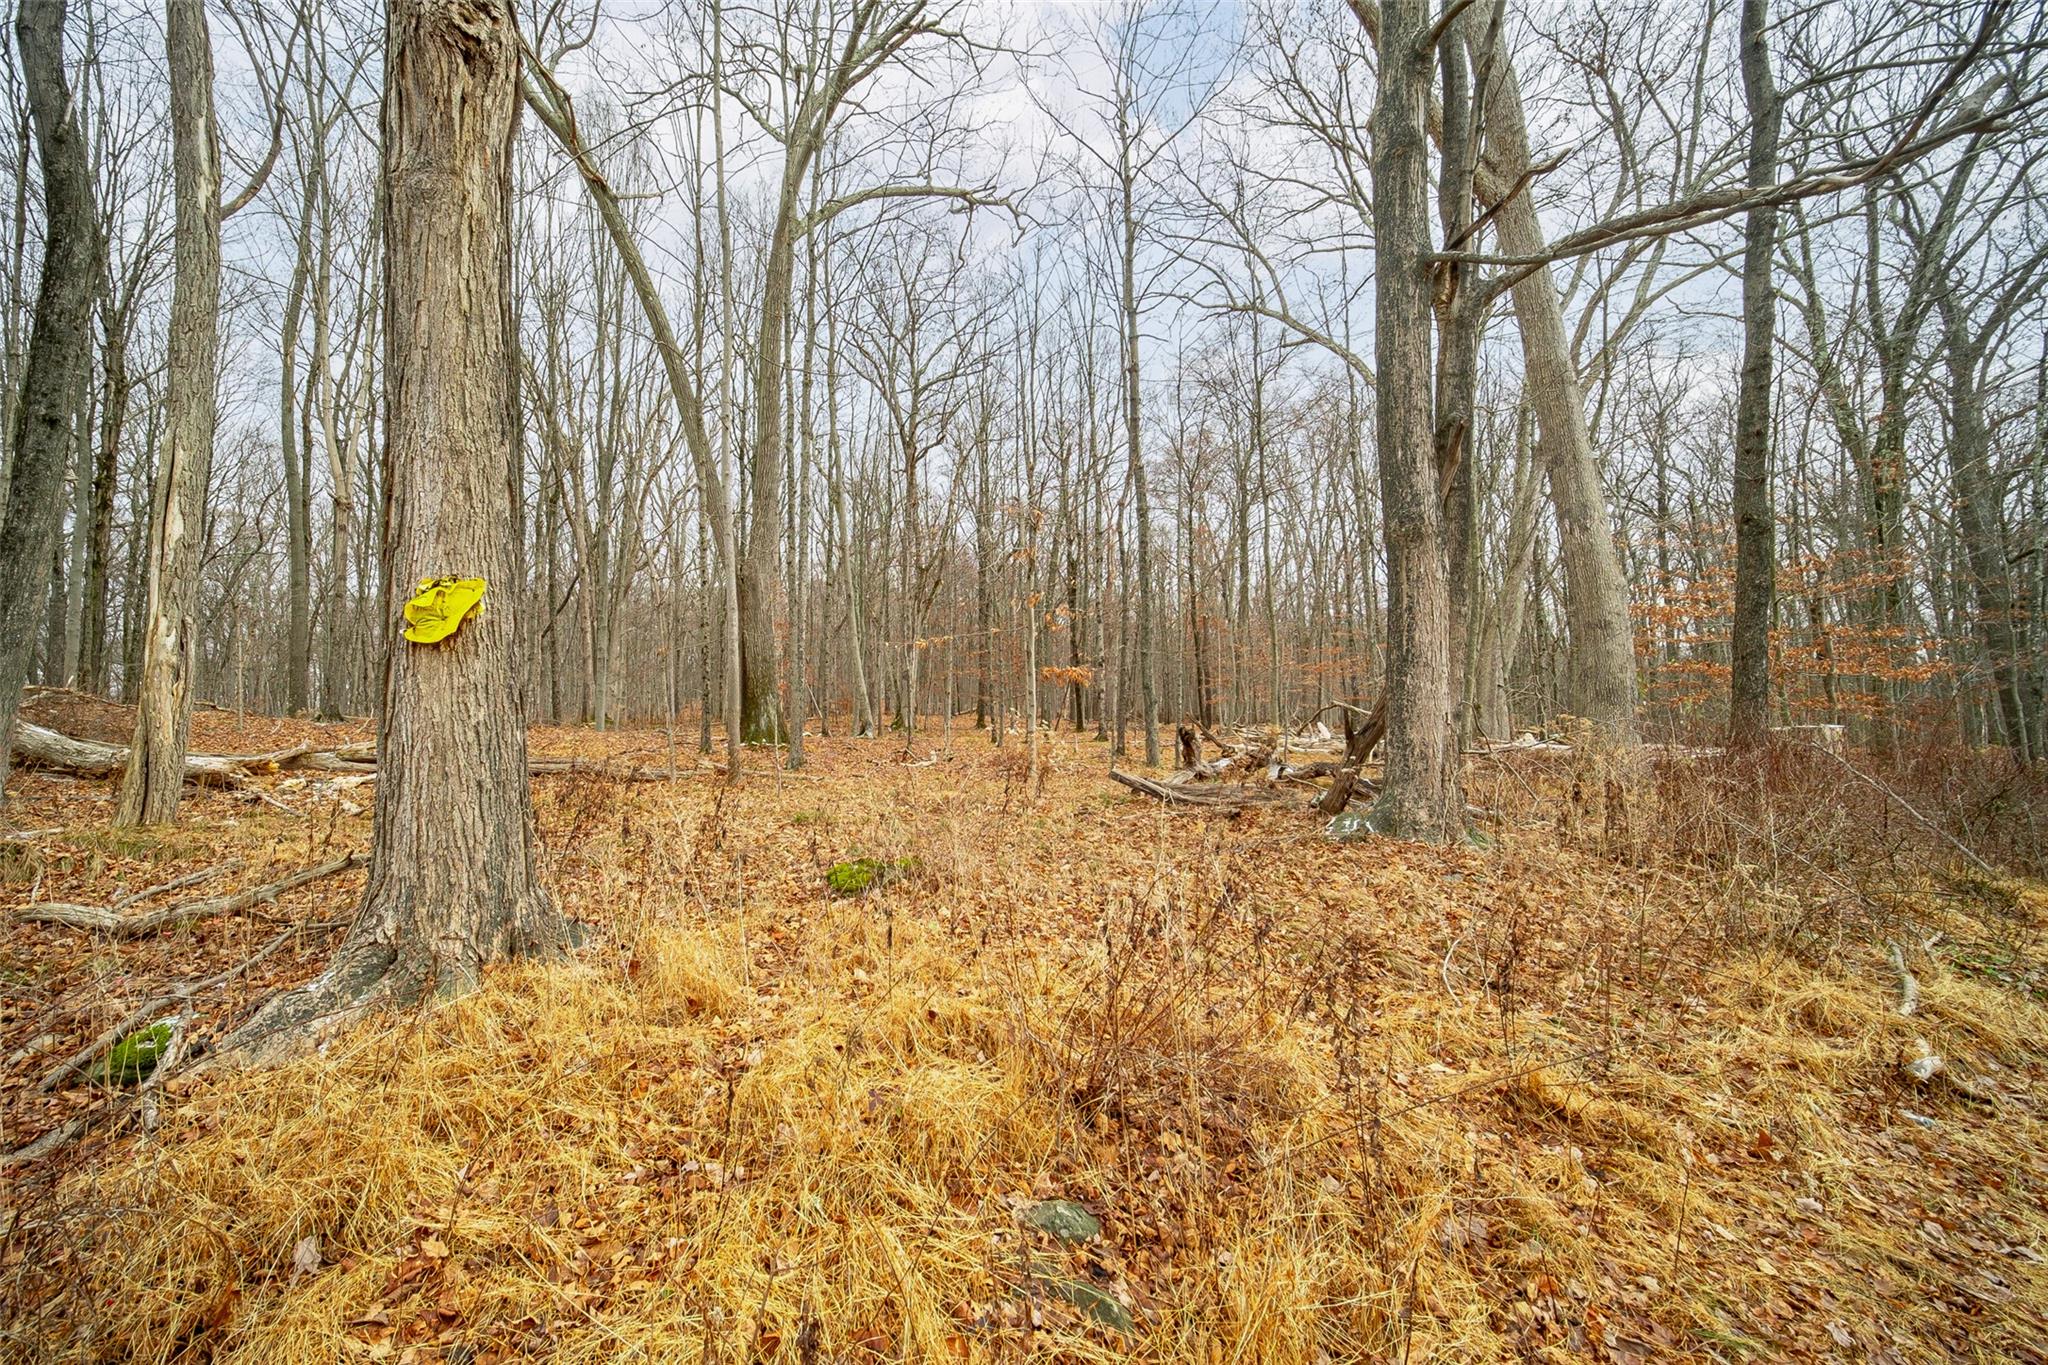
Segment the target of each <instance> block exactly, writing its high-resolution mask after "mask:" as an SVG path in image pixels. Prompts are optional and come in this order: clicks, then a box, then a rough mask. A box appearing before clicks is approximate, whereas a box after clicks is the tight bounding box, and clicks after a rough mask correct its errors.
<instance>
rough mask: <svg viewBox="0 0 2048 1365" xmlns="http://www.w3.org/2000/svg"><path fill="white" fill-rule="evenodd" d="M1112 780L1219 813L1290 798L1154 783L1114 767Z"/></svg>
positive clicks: (1274, 792)
mask: <svg viewBox="0 0 2048 1365" xmlns="http://www.w3.org/2000/svg"><path fill="white" fill-rule="evenodd" d="M1109 776H1110V779H1111V780H1112V781H1115V782H1120V783H1122V784H1123V785H1124V786H1126V787H1129V788H1130V789H1131V790H1132V791H1134V792H1139V793H1141V794H1143V795H1145V796H1151V797H1156V798H1157V799H1159V800H1161V801H1170V802H1173V803H1174V804H1175V805H1181V806H1208V807H1211V808H1214V809H1219V810H1231V809H1243V808H1245V807H1247V806H1267V805H1273V804H1275V803H1277V802H1284V801H1287V800H1289V799H1290V797H1289V794H1288V793H1287V792H1284V791H1280V790H1278V789H1277V788H1273V787H1252V786H1213V787H1186V786H1172V785H1169V784H1167V783H1165V782H1155V781H1153V780H1152V779H1151V778H1149V777H1140V776H1138V775H1137V774H1136V773H1127V772H1125V771H1124V770H1123V769H1121V768H1111V769H1110V770H1109Z"/></svg>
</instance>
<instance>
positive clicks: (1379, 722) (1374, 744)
mask: <svg viewBox="0 0 2048 1365" xmlns="http://www.w3.org/2000/svg"><path fill="white" fill-rule="evenodd" d="M1386 733H1387V698H1386V695H1385V694H1384V693H1382V694H1381V696H1380V699H1379V700H1378V701H1377V702H1375V703H1373V708H1372V710H1371V711H1370V712H1369V713H1368V714H1367V715H1366V717H1365V721H1364V723H1363V724H1354V723H1353V722H1352V719H1351V711H1350V710H1349V709H1346V710H1345V712H1344V761H1343V763H1342V764H1341V765H1340V766H1339V767H1338V769H1337V771H1336V772H1335V774H1333V775H1332V778H1331V781H1330V789H1329V790H1328V791H1327V792H1324V793H1323V798H1322V800H1320V801H1318V802H1316V810H1317V811H1318V812H1319V813H1320V814H1323V815H1337V814H1339V813H1340V812H1342V811H1343V809H1344V808H1345V807H1346V806H1348V805H1350V804H1351V789H1352V787H1353V786H1355V785H1357V783H1358V780H1359V777H1358V772H1359V769H1360V768H1362V767H1364V766H1365V761H1366V760H1367V759H1369V758H1371V757H1372V751H1373V750H1374V749H1376V748H1378V747H1379V742H1380V741H1381V740H1382V739H1384V738H1385V737H1386Z"/></svg>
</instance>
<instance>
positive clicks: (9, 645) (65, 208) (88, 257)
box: [0, 0, 102, 783]
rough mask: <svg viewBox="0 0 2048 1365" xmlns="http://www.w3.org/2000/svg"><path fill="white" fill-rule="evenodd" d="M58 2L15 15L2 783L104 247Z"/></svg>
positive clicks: (59, 512)
mask: <svg viewBox="0 0 2048 1365" xmlns="http://www.w3.org/2000/svg"><path fill="white" fill-rule="evenodd" d="M64 18H65V5H64V3H63V0H42V3H37V4H25V5H22V6H20V7H19V9H18V10H17V11H16V13H15V18H14V40H15V44H16V46H17V47H18V48H19V50H20V53H21V73H22V81H23V85H24V86H25V87H26V92H27V97H28V106H29V114H30V117H31V118H32V120H33V121H34V124H35V132H36V146H37V151H38V153H39V156H40V160H41V166H42V181H43V216H44V222H45V223H46V224H47V230H46V233H45V241H46V242H47V243H48V245H47V246H46V247H45V249H44V253H43V275H42V283H41V284H40V285H39V286H38V287H37V291H36V305H35V318H34V321H33V323H32V324H31V326H30V330H29V340H28V359H27V362H26V364H25V366H24V370H23V375H22V382H21V394H20V397H19V399H17V400H16V404H15V408H14V424H13V430H12V431H11V432H10V436H11V438H12V439H11V442H10V444H11V445H12V447H13V460H12V462H11V464H10V466H9V468H8V472H7V489H6V517H5V520H4V521H0V566H4V569H5V571H4V572H0V783H4V782H5V780H6V776H7V744H8V741H7V739H6V736H8V735H9V734H10V733H11V732H12V730H13V725H14V714H15V710H16V708H17V707H19V706H20V704H21V687H22V684H23V683H25V682H26V681H28V670H29V665H30V664H31V662H33V658H34V653H35V641H36V636H37V634H38V632H37V630H36V626H37V623H38V621H39V620H40V617H41V613H42V611H43V605H44V603H43V598H44V594H45V593H46V592H48V590H49V581H50V577H49V576H50V556H51V552H52V549H53V547H54V546H55V544H56V540H57V526H58V522H59V521H60V520H61V518H62V516H63V497H64V465H65V461H66V459H67V458H68V457H69V455H70V452H71V418H72V409H73V407H74V405H75V396H76V394H77V393H78V386H79V383H80V381H81V379H82V378H83V377H84V375H85V374H86V373H87V372H88V371H89V369H90V366H91V364H92V359H91V352H90V349H89V347H90V344H91V335H90V321H91V309H92V299H93V291H94V289H95V288H96V287H97V284H98V281H99V272H100V253H101V251H102V243H101V239H100V233H99V219H98V215H97V214H96V213H95V211H94V209H93V202H92V172H91V169H90V167H89V166H88V165H87V164H86V155H85V141H84V137H83V135H82V134H81V133H80V131H79V127H78V111H77V108H76V106H75V105H74V104H73V103H72V98H71V92H70V90H69V89H67V88H66V86H65V80H64Z"/></svg>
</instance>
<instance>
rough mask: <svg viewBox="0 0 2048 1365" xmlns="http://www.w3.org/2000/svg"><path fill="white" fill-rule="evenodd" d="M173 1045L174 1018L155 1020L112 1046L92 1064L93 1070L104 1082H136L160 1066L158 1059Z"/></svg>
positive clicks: (122, 1083)
mask: <svg viewBox="0 0 2048 1365" xmlns="http://www.w3.org/2000/svg"><path fill="white" fill-rule="evenodd" d="M170 1045H171V1025H170V1021H168V1020H164V1021H162V1022H159V1023H155V1024H151V1025H150V1026H149V1027H148V1028H145V1029H138V1030H136V1031H135V1032H134V1033H131V1034H129V1035H128V1036H127V1037H126V1038H123V1039H122V1040H121V1041H120V1042H118V1043H116V1044H114V1045H113V1046H112V1047H110V1048H108V1049H107V1055H106V1056H104V1057H102V1058H100V1059H99V1060H98V1061H96V1062H94V1063H93V1064H92V1070H91V1072H90V1073H89V1074H90V1075H91V1076H92V1078H93V1080H95V1081H97V1082H99V1083H101V1084H104V1085H135V1084H137V1083H139V1082H140V1081H141V1080H142V1079H143V1078H144V1077H145V1076H147V1075H149V1073H150V1072H152V1071H154V1070H156V1064H157V1060H158V1059H159V1058H160V1057H162V1056H163V1055H164V1049H165V1048H167V1047H169V1046H170Z"/></svg>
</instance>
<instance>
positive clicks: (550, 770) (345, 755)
mask: <svg viewBox="0 0 2048 1365" xmlns="http://www.w3.org/2000/svg"><path fill="white" fill-rule="evenodd" d="M14 756H15V758H16V760H17V761H19V762H20V763H21V764H22V765H23V766H24V767H38V768H48V769H51V770H53V771H56V772H65V773H72V774H74V775H76V776H79V777H111V776H113V775H114V774H116V773H120V772H122V771H124V770H125V769H126V768H127V766H128V746H127V745H125V744H107V743H103V742H102V741H100V740H96V739H76V738H73V737H72V736H70V735H66V734H60V733H59V732H57V731H55V730H52V729H50V728H49V727H48V726H43V725H37V724H35V723H33V722H32V721H26V720H20V721H16V722H15V730H14ZM526 767H527V772H528V774H529V775H530V776H533V777H563V776H576V777H596V778H602V779H604V780H606V781H612V782H665V781H667V780H668V779H669V778H670V777H671V776H675V777H687V776H690V774H691V772H692V771H694V770H692V769H683V770H682V771H680V772H677V773H673V774H671V773H670V772H669V770H668V768H667V767H666V766H662V767H622V766H620V765H617V764H612V763H605V762H602V761H595V760H591V759H583V758H534V759H529V760H528V762H527V765H526ZM297 771H307V772H321V773H362V774H371V775H374V774H375V773H376V771H377V745H376V743H375V742H374V741H371V740H358V741H356V742H353V743H349V744H338V745H335V746H334V747H333V748H331V749H316V748H314V747H313V746H311V745H310V744H294V745H292V746H290V747H289V748H284V749H274V750H271V751H269V752H267V753H255V754H187V755H186V756H185V780H186V781H187V782H196V783H201V784H206V783H211V784H213V785H216V786H222V787H242V786H245V785H246V784H247V783H248V781H249V779H250V778H252V777H256V776H258V775H261V774H265V773H278V772H297Z"/></svg>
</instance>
